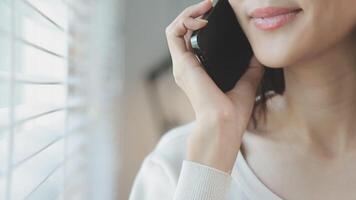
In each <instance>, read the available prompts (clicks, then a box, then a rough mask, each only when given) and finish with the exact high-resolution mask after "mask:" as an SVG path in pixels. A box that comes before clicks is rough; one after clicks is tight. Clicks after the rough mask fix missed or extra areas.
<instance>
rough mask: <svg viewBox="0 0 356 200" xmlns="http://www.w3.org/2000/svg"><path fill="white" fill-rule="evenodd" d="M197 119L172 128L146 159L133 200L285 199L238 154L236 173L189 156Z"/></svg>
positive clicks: (132, 195)
mask: <svg viewBox="0 0 356 200" xmlns="http://www.w3.org/2000/svg"><path fill="white" fill-rule="evenodd" d="M194 125H195V121H193V122H190V123H188V124H185V125H182V126H179V127H176V128H174V129H172V130H170V131H168V132H167V133H166V134H165V135H164V136H163V138H162V139H161V140H160V142H159V143H158V145H157V146H156V148H155V149H154V151H153V152H151V153H150V154H149V155H148V156H147V157H146V159H145V160H144V162H143V164H142V166H141V169H140V171H139V173H138V174H137V176H136V179H135V182H134V185H133V188H132V191H131V196H130V200H281V198H280V197H278V196H277V195H276V194H274V193H273V192H272V191H270V190H269V189H268V188H267V187H266V186H265V185H264V184H263V183H262V182H261V181H260V180H259V179H258V178H257V177H256V176H255V174H254V173H253V171H252V170H251V169H250V168H249V166H248V165H247V163H246V161H245V159H244V158H243V156H242V154H240V153H239V154H238V156H237V159H236V162H235V166H234V169H233V171H232V174H231V175H229V174H227V173H224V172H222V171H220V170H217V169H214V168H211V167H208V166H205V165H201V164H198V163H195V162H191V161H187V160H185V149H186V141H187V136H188V135H189V133H190V132H191V130H192V128H193V126H194Z"/></svg>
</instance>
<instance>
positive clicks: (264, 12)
mask: <svg viewBox="0 0 356 200" xmlns="http://www.w3.org/2000/svg"><path fill="white" fill-rule="evenodd" d="M300 10H301V8H299V7H289V8H287V7H264V8H257V9H255V10H252V12H250V13H249V16H250V17H252V18H266V17H274V16H277V15H282V14H286V13H290V12H297V11H300Z"/></svg>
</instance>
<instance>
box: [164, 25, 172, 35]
mask: <svg viewBox="0 0 356 200" xmlns="http://www.w3.org/2000/svg"><path fill="white" fill-rule="evenodd" d="M165 33H166V36H167V37H169V36H170V35H171V33H172V24H170V25H168V26H167V27H166V29H165Z"/></svg>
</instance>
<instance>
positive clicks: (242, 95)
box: [226, 56, 264, 109]
mask: <svg viewBox="0 0 356 200" xmlns="http://www.w3.org/2000/svg"><path fill="white" fill-rule="evenodd" d="M263 74H264V67H263V65H262V64H261V63H260V62H259V61H258V60H257V58H256V57H255V56H253V57H252V58H251V61H250V64H249V67H248V68H247V70H246V72H245V73H244V75H242V77H241V78H240V79H239V80H238V81H237V83H236V84H235V86H234V88H233V89H232V90H230V91H229V92H228V93H226V94H227V95H228V96H229V97H230V99H231V100H232V101H233V103H234V104H235V105H236V106H237V107H238V109H240V108H241V109H246V108H251V109H252V107H253V105H254V100H255V96H256V91H257V88H258V86H259V84H260V82H261V79H262V77H263Z"/></svg>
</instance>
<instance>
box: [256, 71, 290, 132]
mask: <svg viewBox="0 0 356 200" xmlns="http://www.w3.org/2000/svg"><path fill="white" fill-rule="evenodd" d="M264 68H265V72H264V75H263V77H262V80H261V82H260V85H259V87H258V89H257V93H256V101H255V105H254V107H253V111H252V113H253V114H252V120H253V126H254V127H255V128H256V127H257V125H258V124H257V119H256V114H257V115H258V116H262V117H263V118H262V119H264V120H267V119H266V112H267V104H266V102H267V100H268V99H269V98H270V97H271V95H270V92H271V91H272V93H274V94H283V92H284V90H285V82H284V74H283V68H270V67H266V66H264ZM272 96H273V95H272ZM257 107H259V109H257Z"/></svg>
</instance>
